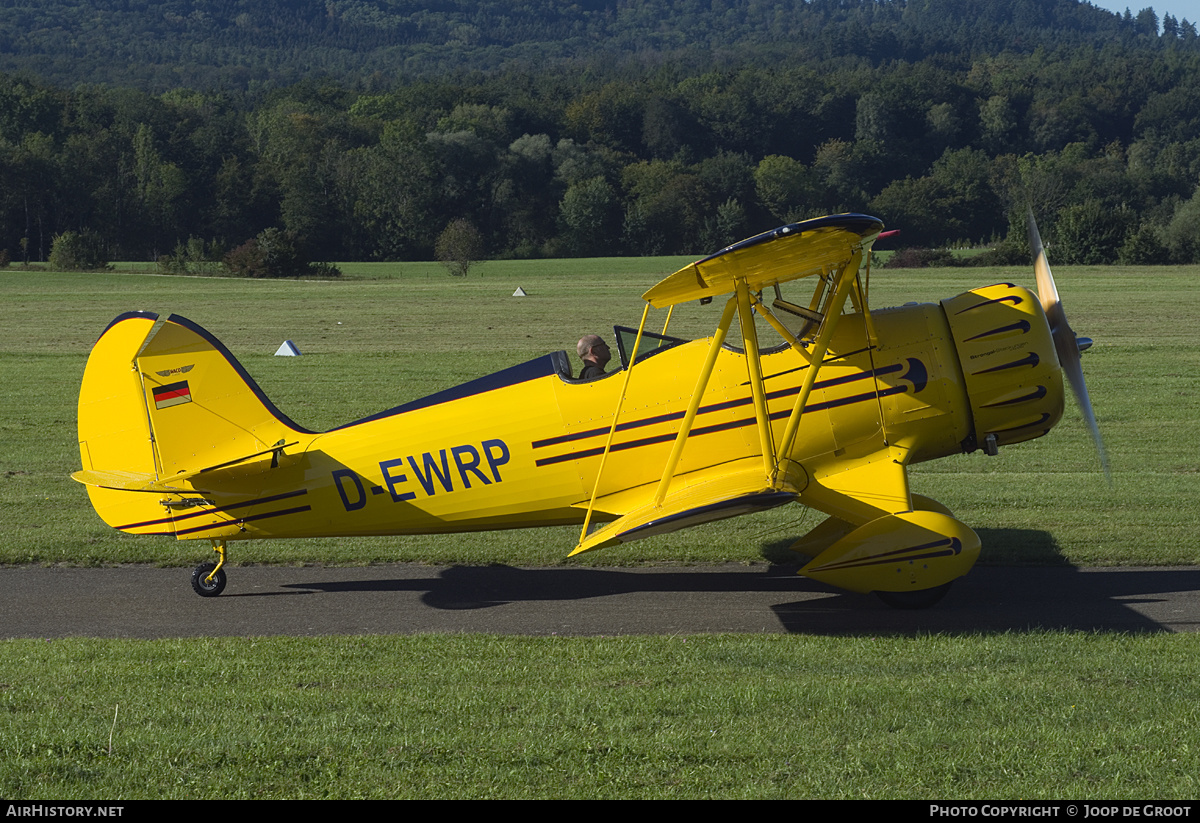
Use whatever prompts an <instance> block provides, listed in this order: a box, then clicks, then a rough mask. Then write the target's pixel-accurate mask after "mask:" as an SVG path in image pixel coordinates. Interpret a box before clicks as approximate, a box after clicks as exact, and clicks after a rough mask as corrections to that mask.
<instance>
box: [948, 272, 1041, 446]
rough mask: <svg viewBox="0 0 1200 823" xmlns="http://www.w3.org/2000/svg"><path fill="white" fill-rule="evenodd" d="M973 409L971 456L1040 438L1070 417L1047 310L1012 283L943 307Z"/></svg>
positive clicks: (975, 291) (951, 300) (956, 299)
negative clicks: (1065, 416)
mask: <svg viewBox="0 0 1200 823" xmlns="http://www.w3.org/2000/svg"><path fill="white" fill-rule="evenodd" d="M942 308H943V310H944V311H945V312H946V320H947V321H948V322H949V324H950V330H951V332H952V334H953V337H954V345H955V347H956V348H957V350H958V357H959V361H960V363H961V366H962V371H963V377H964V380H965V383H966V389H967V396H968V398H969V401H970V406H971V416H972V425H973V430H974V431H973V442H971V438H968V442H964V444H963V446H964V450H966V451H974V450H975V449H976V448H979V447H983V448H985V449H989V450H990V449H991V448H992V447H993V446H1004V445H1008V444H1010V443H1020V442H1021V441H1023V440H1032V439H1033V438H1035V437H1041V436H1042V435H1043V434H1046V433H1047V432H1048V431H1050V429H1051V428H1053V427H1054V425H1055V424H1056V423H1057V422H1058V421H1059V419H1060V418H1061V417H1062V413H1063V380H1062V367H1061V366H1060V365H1059V362H1058V355H1057V354H1056V353H1055V349H1054V339H1053V337H1052V336H1051V334H1050V325H1049V323H1048V322H1047V320H1046V314H1045V312H1044V311H1043V310H1042V306H1041V303H1039V301H1038V299H1037V297H1036V296H1034V294H1033V293H1032V292H1030V291H1029V290H1028V289H1024V288H1022V287H1020V286H1016V285H1013V284H1012V283H999V284H997V285H994V286H986V287H984V288H980V289H972V290H971V291H969V292H964V293H963V294H960V295H958V296H956V297H951V298H949V299H947V300H943V301H942Z"/></svg>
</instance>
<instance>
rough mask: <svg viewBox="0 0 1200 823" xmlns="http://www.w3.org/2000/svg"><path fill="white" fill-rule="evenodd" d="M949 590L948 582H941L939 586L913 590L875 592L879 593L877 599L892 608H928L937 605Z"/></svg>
mask: <svg viewBox="0 0 1200 823" xmlns="http://www.w3.org/2000/svg"><path fill="white" fill-rule="evenodd" d="M948 591H950V584H949V583H943V584H942V585H940V586H934V587H933V588H932V589H921V590H919V591H915V592H875V594H877V595H879V599H880V600H882V601H883V602H884V603H886V604H887V605H889V606H891V607H892V608H893V609H907V610H910V611H911V610H915V609H928V608H929V607H930V606H934V605H937V603H938V602H939V601H941V599H942V598H943V597H945V596H946V592H948Z"/></svg>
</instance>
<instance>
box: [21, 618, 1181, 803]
mask: <svg viewBox="0 0 1200 823" xmlns="http://www.w3.org/2000/svg"><path fill="white" fill-rule="evenodd" d="M0 648H2V655H0V712H2V713H0V717H2V718H3V719H2V720H0V796H3V797H7V798H39V797H54V798H57V799H60V800H66V799H72V798H105V799H109V800H125V799H135V798H145V797H158V798H196V799H201V798H272V797H292V798H323V797H339V798H346V797H349V798H354V797H396V798H442V797H449V798H545V797H561V798H619V797H648V798H699V797H720V798H806V797H821V798H923V797H924V798H933V797H946V798H982V799H991V800H996V799H1002V798H1014V799H1015V798H1024V799H1033V798H1050V799H1057V800H1062V799H1088V798H1093V799H1094V798H1106V799H1119V798H1146V799H1150V798H1154V799H1161V800H1166V799H1191V798H1194V797H1195V796H1196V794H1197V791H1200V785H1198V778H1197V765H1198V763H1197V752H1198V751H1200V722H1198V721H1200V708H1198V706H1197V702H1196V701H1195V690H1194V687H1193V685H1192V683H1193V682H1194V675H1195V671H1196V665H1195V656H1196V641H1195V638H1194V637H1193V636H1186V637H1185V636H1178V635H1175V636H1168V635H1158V636H1150V637H1143V638H1139V639H1137V640H1133V639H1130V638H1124V637H1117V636H1101V635H1082V634H1031V635H1011V634H1006V635H997V636H991V637H972V638H959V637H923V638H915V639H910V638H881V637H859V638H853V637H842V638H822V637H794V636H793V637H784V636H776V637H759V638H741V637H728V636H706V637H689V638H686V639H684V638H639V637H621V638H591V639H582V638H576V639H570V640H567V639H561V638H541V639H535V638H503V637H487V636H482V637H481V636H473V637H454V638H449V637H443V636H420V637H407V638H397V637H358V638H339V639H328V638H326V639H300V638H294V639H288V638H281V639H272V640H264V639H221V640H172V641H167V640H164V641H140V642H134V641H99V640H69V641H54V642H44V641H8V642H6V643H4V644H3V645H2V647H0ZM1115 660H1119V661H1120V665H1113V661H1115ZM131 684H138V686H139V687H138V688H135V689H131V688H130V685H131Z"/></svg>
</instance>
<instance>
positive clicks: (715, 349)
mask: <svg viewBox="0 0 1200 823" xmlns="http://www.w3.org/2000/svg"><path fill="white" fill-rule="evenodd" d="M646 306H647V307H649V306H650V304H649V303H647V304H646ZM736 308H737V298H736V297H733V296H731V297H730V298H729V299H728V300H727V301H725V311H724V312H723V313H722V314H721V322H719V323H718V324H717V331H716V332H715V333H714V334H713V339H712V342H711V343H710V344H709V346H708V356H707V357H706V358H705V359H704V366H703V367H701V369H700V375H699V377H697V378H696V388H695V389H694V390H693V391H692V399H691V401H690V402H689V403H688V409H687V413H686V414H685V415H684V416H683V422H682V423H680V424H679V432H678V433H677V434H676V435H675V445H674V446H672V447H671V456H670V457H668V458H667V465H666V466H664V467H663V475H662V480H660V481H659V484H658V491H657V492H656V493H655V495H654V505H655V506H661V505H662V502H663V500H664V499H665V498H666V496H667V490H668V489H670V488H671V478H672V477H673V476H674V475H675V467H676V466H678V465H679V458H680V457H682V456H683V446H684V444H685V443H687V439H688V435H689V434H690V433H691V431H692V423H693V422H694V421H695V419H696V413H697V412H698V411H699V410H700V400H701V398H703V397H704V390H705V389H706V388H708V380H709V378H710V377H712V373H713V368H714V367H715V366H716V364H717V354H718V353H719V352H720V351H721V345H722V344H723V343H724V342H725V334H726V333H727V332H728V331H729V326H730V324H731V323H732V322H733V311H734V309H736Z"/></svg>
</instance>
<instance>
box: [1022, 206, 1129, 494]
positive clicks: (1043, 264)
mask: <svg viewBox="0 0 1200 823" xmlns="http://www.w3.org/2000/svg"><path fill="white" fill-rule="evenodd" d="M1029 246H1030V248H1031V249H1033V270H1034V273H1035V274H1036V276H1037V290H1038V299H1039V300H1041V302H1042V309H1043V310H1044V311H1045V312H1046V319H1047V320H1048V321H1050V332H1051V334H1052V335H1053V337H1054V349H1055V351H1056V352H1057V353H1058V362H1059V364H1060V365H1061V366H1062V369H1063V371H1064V372H1066V374H1067V382H1069V383H1070V384H1071V391H1072V392H1074V393H1075V402H1076V404H1077V405H1078V406H1079V411H1080V412H1082V413H1083V419H1084V421H1086V422H1087V425H1088V430H1089V431H1090V432H1091V433H1092V442H1094V443H1095V444H1096V452H1097V453H1098V454H1099V455H1100V467H1101V468H1102V469H1104V477H1105V479H1106V480H1108V482H1109V483H1110V484H1111V483H1112V474H1111V473H1110V472H1109V469H1108V454H1107V453H1106V452H1105V451H1104V442H1103V441H1102V440H1101V439H1100V427H1099V426H1097V425H1096V414H1095V412H1093V411H1092V400H1091V398H1090V397H1089V396H1088V390H1087V384H1086V383H1085V382H1084V381H1083V366H1082V364H1081V363H1080V357H1079V354H1080V352H1082V351H1084V350H1086V349H1088V348H1089V347H1090V346H1091V345H1092V341H1091V339H1090V338H1087V337H1078V336H1076V334H1075V332H1074V331H1072V329H1071V324H1069V323H1068V322H1067V315H1066V313H1065V312H1063V307H1062V300H1060V299H1059V296H1058V288H1057V287H1056V286H1055V285H1054V275H1052V274H1051V273H1050V263H1049V262H1047V260H1046V250H1045V248H1043V247H1042V237H1041V235H1040V234H1038V228H1037V222H1036V221H1035V220H1034V219H1033V210H1032V209H1030V211H1029Z"/></svg>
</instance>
